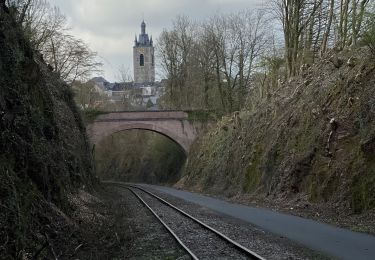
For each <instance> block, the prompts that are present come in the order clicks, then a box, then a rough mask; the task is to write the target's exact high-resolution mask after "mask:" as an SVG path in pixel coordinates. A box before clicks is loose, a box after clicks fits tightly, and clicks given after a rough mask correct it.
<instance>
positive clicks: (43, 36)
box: [7, 0, 102, 83]
mask: <svg viewBox="0 0 375 260" xmlns="http://www.w3.org/2000/svg"><path fill="white" fill-rule="evenodd" d="M7 1H8V5H10V6H12V7H13V8H14V9H15V10H16V13H17V20H18V22H19V23H20V24H22V26H23V29H24V32H25V34H26V35H27V36H28V37H29V39H30V42H31V44H32V46H33V47H34V49H35V50H37V51H39V52H40V53H41V54H43V57H44V60H45V61H46V62H47V63H48V64H50V65H51V66H52V68H53V70H54V71H55V72H57V73H59V75H60V77H61V78H62V79H63V80H65V81H66V82H68V83H73V82H74V81H76V80H85V79H87V78H88V77H89V76H91V74H92V73H94V72H98V71H99V70H100V67H101V66H102V63H101V62H98V61H97V53H96V52H93V51H91V50H90V48H89V47H88V45H87V44H85V43H84V42H83V41H82V40H79V39H76V38H75V37H73V36H72V35H70V34H69V28H68V27H67V25H66V18H65V16H64V15H62V14H61V13H60V11H59V9H58V8H56V7H51V6H50V4H49V3H48V1H46V0H7Z"/></svg>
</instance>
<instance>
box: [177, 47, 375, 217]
mask: <svg viewBox="0 0 375 260" xmlns="http://www.w3.org/2000/svg"><path fill="white" fill-rule="evenodd" d="M371 57H373V56H372V55H371V53H370V52H369V51H368V49H365V48H362V49H361V50H357V51H349V50H346V51H330V52H328V53H327V55H325V56H324V58H322V59H321V61H319V62H317V63H316V64H314V65H311V66H302V67H301V70H300V72H299V74H300V76H296V77H291V78H290V79H289V80H288V81H287V82H285V83H280V84H279V88H278V89H277V90H276V91H274V92H272V94H270V95H268V96H267V97H266V98H264V99H261V101H259V103H257V104H254V105H253V106H252V107H253V109H243V110H241V111H240V112H235V113H233V114H232V115H231V116H226V117H223V118H222V120H220V121H219V122H218V123H217V125H216V127H214V128H213V129H211V130H210V131H209V132H208V133H207V134H205V135H204V136H202V137H201V138H199V140H198V141H197V142H196V143H195V145H194V147H193V148H192V150H191V152H190V155H189V157H188V162H187V164H186V166H185V168H184V177H183V179H182V180H181V182H180V185H181V184H183V185H184V186H185V187H187V188H189V189H193V190H199V191H203V192H207V193H212V194H224V195H225V196H227V197H232V196H235V195H243V194H250V195H253V197H255V198H268V199H271V200H272V201H274V202H280V203H282V202H284V201H290V200H296V201H302V202H303V201H305V202H319V203H323V204H327V205H330V207H333V208H341V209H348V210H350V211H352V212H363V211H367V210H369V209H373V208H375V60H374V58H371ZM297 198H298V199H297Z"/></svg>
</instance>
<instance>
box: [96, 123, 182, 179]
mask: <svg viewBox="0 0 375 260" xmlns="http://www.w3.org/2000/svg"><path fill="white" fill-rule="evenodd" d="M185 160H186V153H185V151H184V149H183V147H182V146H181V145H180V144H179V143H178V142H176V140H174V139H173V138H171V137H169V136H167V135H166V134H165V133H160V132H157V131H155V130H150V129H142V128H141V129H139V128H129V129H125V130H124V129H123V130H121V131H117V132H113V133H112V134H110V135H107V136H105V137H104V138H102V139H101V140H100V141H99V142H98V143H97V145H96V146H95V163H96V170H97V173H98V175H99V177H100V178H101V179H103V180H117V181H125V182H142V183H153V184H165V183H170V184H173V183H175V182H176V181H178V180H179V178H180V170H181V169H182V166H183V165H184V163H185Z"/></svg>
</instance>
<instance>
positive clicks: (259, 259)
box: [111, 182, 265, 260]
mask: <svg viewBox="0 0 375 260" xmlns="http://www.w3.org/2000/svg"><path fill="white" fill-rule="evenodd" d="M111 183H112V184H117V185H120V186H126V187H127V188H128V187H131V188H134V189H138V190H141V191H143V192H145V193H147V194H148V195H150V196H152V197H154V198H156V199H157V200H159V201H160V202H162V203H163V204H165V205H167V206H169V207H170V208H173V209H174V210H176V211H178V212H179V213H181V214H182V215H184V216H185V217H187V218H189V219H191V220H193V221H194V222H196V223H198V224H199V225H201V226H202V227H204V228H205V229H208V230H210V231H211V232H213V233H215V234H216V235H217V236H218V237H220V238H221V239H223V240H225V241H226V242H227V243H229V244H231V245H232V246H234V247H235V248H237V249H239V250H240V251H242V252H243V253H245V254H246V255H247V256H248V257H250V258H251V259H256V260H265V258H263V257H262V256H260V255H258V254H257V253H255V252H253V251H251V250H250V249H248V248H246V247H244V246H243V245H241V244H239V243H237V242H236V241H234V240H232V239H231V238H229V237H227V236H226V235H224V234H223V233H221V232H220V231H218V230H216V229H214V228H212V227H210V226H209V225H207V224H205V223H203V222H202V221H200V220H199V219H197V218H195V217H193V216H191V215H190V214H188V213H187V212H185V211H183V210H182V209H179V208H178V207H176V206H174V205H173V204H171V203H169V202H168V201H166V200H164V199H162V198H161V197H159V196H157V195H155V194H153V193H152V192H150V191H147V190H145V189H143V188H141V187H139V186H135V185H131V184H123V183H116V182H111ZM128 189H129V188H128ZM129 190H131V189H129ZM131 191H132V190H131ZM132 192H133V193H135V192H134V191H132ZM137 197H138V196H137ZM138 198H139V199H141V198H140V197H138ZM142 201H143V200H142ZM143 203H144V204H145V202H144V201H143ZM147 207H148V208H149V209H150V210H151V211H152V212H153V214H154V215H155V216H156V217H157V218H158V219H159V220H160V221H161V222H162V223H163V225H164V226H166V224H165V223H164V222H163V221H162V220H161V219H160V217H159V216H157V214H156V213H155V212H154V211H153V210H152V209H151V208H150V207H149V206H147ZM167 229H168V231H169V230H170V228H169V227H168V228H167ZM170 232H173V231H170ZM171 234H172V235H173V236H174V237H175V239H176V240H177V239H178V238H177V236H176V234H174V233H171ZM177 241H178V242H179V241H180V240H179V239H178V240H177ZM179 243H180V242H179ZM180 245H181V246H183V247H184V249H185V250H189V249H188V248H187V247H186V246H185V245H184V244H183V243H182V241H181V243H180ZM187 252H189V254H190V252H191V251H190V250H189V251H187ZM193 258H194V257H193ZM195 259H198V258H195Z"/></svg>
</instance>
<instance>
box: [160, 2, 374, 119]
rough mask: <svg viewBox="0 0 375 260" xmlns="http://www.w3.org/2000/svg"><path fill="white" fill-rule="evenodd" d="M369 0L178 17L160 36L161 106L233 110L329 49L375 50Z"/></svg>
mask: <svg viewBox="0 0 375 260" xmlns="http://www.w3.org/2000/svg"><path fill="white" fill-rule="evenodd" d="M374 20H375V19H374V3H370V0H274V1H272V2H270V3H269V4H268V6H267V7H264V8H263V9H259V10H256V11H242V12H238V13H235V14H230V15H215V16H213V17H211V18H209V19H207V20H205V21H203V22H199V23H198V22H194V21H193V20H191V19H189V18H188V17H185V16H178V17H177V18H176V19H175V20H174V22H173V26H172V28H171V29H168V30H167V29H165V30H164V31H163V32H162V34H161V36H160V37H159V39H158V54H159V59H160V61H161V65H162V69H163V72H164V74H165V77H166V78H167V88H166V93H165V96H164V99H163V102H164V106H165V107H168V108H177V109H207V110H215V111H217V112H218V113H223V114H225V113H231V112H234V111H237V110H239V109H241V108H244V107H246V106H249V105H250V106H251V105H252V104H251V103H252V102H254V99H262V98H267V97H269V96H270V94H272V93H273V92H275V91H277V88H278V87H279V85H280V82H282V81H285V80H286V79H288V78H289V77H292V76H296V75H298V74H299V73H300V71H301V67H302V68H303V66H305V65H309V64H312V63H314V62H315V61H316V59H319V58H320V57H323V56H324V55H325V54H326V53H327V52H328V51H329V50H330V49H332V48H336V49H337V50H342V49H344V48H354V47H357V46H359V45H367V46H368V47H369V48H370V49H372V50H374V49H375V48H374V46H375V39H374V37H375V36H374V34H375V33H374V31H375V29H374V28H375V22H374Z"/></svg>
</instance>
